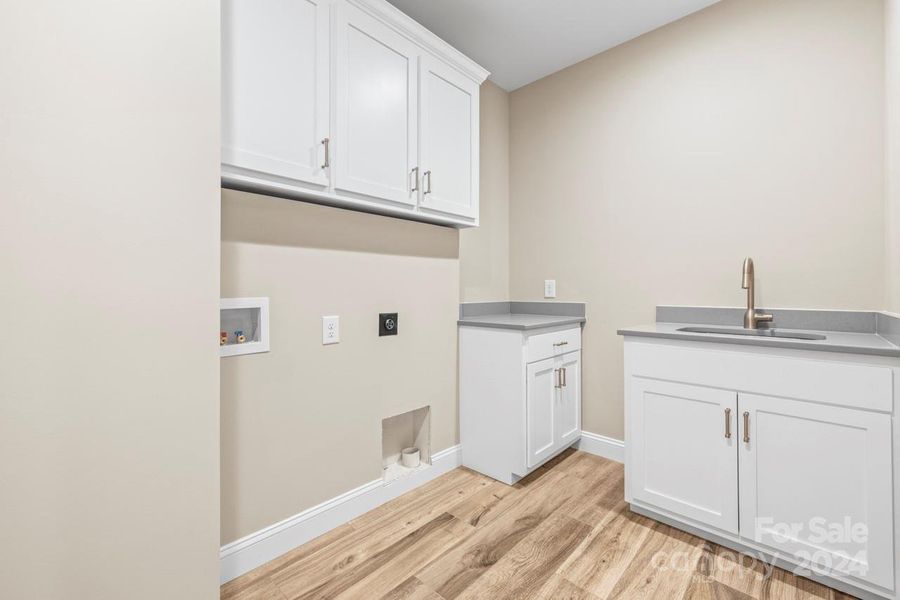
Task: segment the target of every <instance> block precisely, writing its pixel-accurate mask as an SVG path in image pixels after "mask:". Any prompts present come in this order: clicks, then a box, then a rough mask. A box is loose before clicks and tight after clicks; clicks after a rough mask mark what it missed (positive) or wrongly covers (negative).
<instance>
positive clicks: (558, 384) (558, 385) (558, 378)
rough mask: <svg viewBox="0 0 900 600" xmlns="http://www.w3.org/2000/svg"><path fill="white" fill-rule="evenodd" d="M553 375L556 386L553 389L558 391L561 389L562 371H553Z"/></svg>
mask: <svg viewBox="0 0 900 600" xmlns="http://www.w3.org/2000/svg"><path fill="white" fill-rule="evenodd" d="M553 374H554V375H555V376H556V385H554V386H553V387H555V388H556V389H559V388H561V387H562V369H553Z"/></svg>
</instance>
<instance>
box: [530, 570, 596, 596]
mask: <svg viewBox="0 0 900 600" xmlns="http://www.w3.org/2000/svg"><path fill="white" fill-rule="evenodd" d="M535 600H600V598H599V597H597V596H595V595H594V594H592V593H590V592H588V591H587V590H583V589H581V588H580V587H578V586H577V585H575V584H574V583H572V582H571V581H567V580H566V579H563V578H562V577H560V576H559V575H553V576H551V577H550V579H549V580H548V581H547V583H545V584H544V587H542V588H541V589H540V591H539V592H538V593H537V596H535Z"/></svg>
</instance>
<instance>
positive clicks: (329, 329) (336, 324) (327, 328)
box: [322, 317, 341, 344]
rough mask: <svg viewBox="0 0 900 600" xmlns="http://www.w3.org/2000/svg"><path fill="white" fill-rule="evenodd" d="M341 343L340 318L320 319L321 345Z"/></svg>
mask: <svg viewBox="0 0 900 600" xmlns="http://www.w3.org/2000/svg"><path fill="white" fill-rule="evenodd" d="M340 341H341V318H340V317H322V343H323V344H337V343H338V342H340Z"/></svg>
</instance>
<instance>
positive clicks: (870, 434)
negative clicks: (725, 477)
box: [738, 393, 895, 589]
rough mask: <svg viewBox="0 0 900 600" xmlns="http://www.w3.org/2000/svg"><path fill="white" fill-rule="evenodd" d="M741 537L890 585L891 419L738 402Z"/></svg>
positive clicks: (784, 403)
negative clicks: (739, 412)
mask: <svg viewBox="0 0 900 600" xmlns="http://www.w3.org/2000/svg"><path fill="white" fill-rule="evenodd" d="M738 404H739V406H740V411H741V419H740V420H741V438H740V448H741V450H740V465H741V467H740V490H741V498H740V511H741V537H742V538H745V539H747V540H750V541H753V542H756V543H758V544H764V545H766V546H768V547H769V548H773V549H774V550H775V551H776V552H778V553H780V554H783V555H784V554H786V555H791V556H793V557H795V558H796V559H797V560H800V561H801V562H806V563H807V564H806V565H804V566H806V567H807V568H811V569H813V570H815V571H817V572H826V573H828V572H831V573H834V574H836V575H843V576H849V577H854V578H857V579H860V580H862V581H866V582H869V583H873V584H875V585H879V586H882V587H884V588H888V589H890V588H892V587H893V585H894V568H895V567H894V565H895V563H894V542H893V531H894V522H893V506H892V490H891V480H892V474H891V416H890V415H889V414H884V413H876V412H870V411H866V410H855V409H849V408H842V407H837V406H826V405H822V404H815V403H813V402H800V401H797V400H788V399H786V398H776V397H772V396H761V395H755V394H743V393H742V394H740V396H739V398H738Z"/></svg>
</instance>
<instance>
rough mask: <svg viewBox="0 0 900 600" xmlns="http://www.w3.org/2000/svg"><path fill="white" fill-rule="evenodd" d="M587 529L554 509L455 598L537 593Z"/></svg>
mask: <svg viewBox="0 0 900 600" xmlns="http://www.w3.org/2000/svg"><path fill="white" fill-rule="evenodd" d="M589 533H590V528H589V527H588V526H587V525H585V524H584V523H581V522H580V521H576V520H575V519H572V518H571V517H568V516H566V515H564V514H562V513H561V512H556V513H554V514H553V515H551V516H550V517H549V518H547V519H545V520H544V521H543V522H542V523H541V524H540V525H539V526H538V527H537V528H535V530H534V531H533V532H532V533H531V534H530V535H528V536H527V537H525V539H523V540H522V541H520V542H519V543H518V544H516V546H515V547H514V548H513V549H512V550H511V551H509V552H508V553H507V554H506V555H505V556H504V557H503V558H502V559H500V560H499V561H497V563H496V564H495V565H493V566H492V567H491V568H490V569H488V571H487V572H486V573H484V575H482V576H481V577H479V578H478V579H477V580H476V581H475V582H474V583H473V584H472V585H470V586H468V587H467V588H466V589H465V591H463V593H462V594H460V595H459V596H458V598H459V600H477V599H479V598H492V599H501V598H515V599H517V600H529V599H534V598H537V597H538V594H539V593H540V592H541V590H542V588H543V587H544V585H545V584H546V583H547V582H548V581H549V580H550V578H551V577H553V576H554V575H555V573H556V569H557V568H558V567H559V566H560V565H561V564H562V563H563V561H565V560H566V558H567V557H568V556H569V554H571V553H572V551H573V550H574V549H575V548H577V547H578V545H579V544H581V542H582V540H584V538H586V537H587V535H588V534H589Z"/></svg>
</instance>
